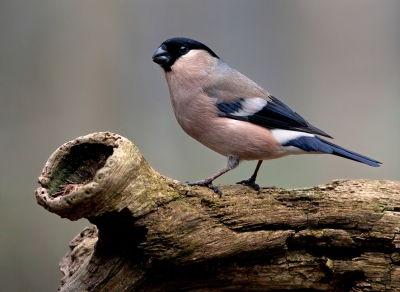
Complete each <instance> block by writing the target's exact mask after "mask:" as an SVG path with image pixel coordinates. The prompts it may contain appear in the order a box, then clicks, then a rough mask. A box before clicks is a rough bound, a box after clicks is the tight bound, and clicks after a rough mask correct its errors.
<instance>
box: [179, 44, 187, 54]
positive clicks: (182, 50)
mask: <svg viewBox="0 0 400 292" xmlns="http://www.w3.org/2000/svg"><path fill="white" fill-rule="evenodd" d="M188 51H189V49H188V47H185V46H182V47H180V48H179V53H181V54H182V55H184V54H186V53H187V52H188Z"/></svg>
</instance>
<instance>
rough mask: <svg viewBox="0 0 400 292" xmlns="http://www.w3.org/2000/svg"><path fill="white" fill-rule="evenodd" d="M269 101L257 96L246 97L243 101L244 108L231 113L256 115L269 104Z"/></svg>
mask: <svg viewBox="0 0 400 292" xmlns="http://www.w3.org/2000/svg"><path fill="white" fill-rule="evenodd" d="M267 103H268V102H267V101H266V100H265V99H263V98H260V97H255V98H245V99H244V100H243V101H242V102H241V105H242V108H241V109H239V110H238V111H237V112H233V113H231V115H232V116H239V117H246V116H251V115H254V114H255V113H256V112H258V111H260V110H261V109H262V108H263V107H264V106H266V105H267Z"/></svg>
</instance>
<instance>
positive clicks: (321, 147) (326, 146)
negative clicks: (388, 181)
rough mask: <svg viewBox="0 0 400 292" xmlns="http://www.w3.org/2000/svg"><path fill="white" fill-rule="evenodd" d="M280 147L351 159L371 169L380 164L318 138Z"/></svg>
mask: <svg viewBox="0 0 400 292" xmlns="http://www.w3.org/2000/svg"><path fill="white" fill-rule="evenodd" d="M282 146H294V147H297V148H300V149H302V150H304V151H317V152H323V153H328V154H333V155H336V156H340V157H344V158H347V159H351V160H354V161H357V162H361V163H364V164H367V165H370V166H373V167H379V166H380V165H381V164H382V162H379V161H377V160H375V159H372V158H369V157H367V156H364V155H361V154H358V153H356V152H353V151H350V150H347V149H345V148H343V147H340V146H338V145H335V144H333V143H331V142H328V141H326V140H324V139H322V138H320V137H318V136H315V137H310V136H302V137H299V138H296V139H293V140H291V141H288V142H286V143H285V144H284V145H282Z"/></svg>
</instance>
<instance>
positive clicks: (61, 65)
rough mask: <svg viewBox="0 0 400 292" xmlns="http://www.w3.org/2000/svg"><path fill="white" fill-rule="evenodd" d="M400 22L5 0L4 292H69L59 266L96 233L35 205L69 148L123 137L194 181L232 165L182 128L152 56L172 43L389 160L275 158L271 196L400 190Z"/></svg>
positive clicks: (355, 4) (360, 14) (0, 183)
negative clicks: (99, 134)
mask: <svg viewBox="0 0 400 292" xmlns="http://www.w3.org/2000/svg"><path fill="white" fill-rule="evenodd" d="M399 13H400V1H397V0H393V1H388V0H380V1H373V0H360V1H357V0H354V1H347V0H339V1H338V0H337V1H317V0H315V1H314V0H303V1H286V0H274V1H261V0H260V1H232V0H229V1H228V0H226V1H214V0H213V1H184V0H182V1H178V0H175V1H172V0H170V1H161V0H160V1H154V0H146V1H144V0H143V1H106V0H104V1H103V0H98V1H81V0H70V1H45V0H37V1H31V0H25V1H23V0H13V1H11V0H1V1H0V286H1V287H2V288H1V290H2V291H56V289H57V287H58V286H59V284H60V279H61V277H62V274H61V272H60V271H59V270H58V263H59V262H60V259H61V258H62V257H63V256H64V255H65V254H66V253H67V251H68V244H69V242H70V241H71V240H72V239H73V238H74V236H75V235H77V234H78V233H79V232H80V231H81V230H82V229H83V228H84V227H85V226H89V225H90V224H89V222H88V221H86V220H80V221H78V222H70V221H68V220H66V219H60V218H59V217H58V216H56V215H54V214H51V213H49V212H47V211H46V210H44V209H43V208H42V207H40V206H39V205H37V204H36V200H35V197H34V190H35V189H36V188H37V187H38V184H37V177H38V176H39V175H40V173H41V171H42V168H43V166H44V164H45V162H46V161H47V159H48V158H49V156H50V155H51V153H52V152H53V151H54V150H55V149H56V148H57V147H58V146H60V145H62V144H63V143H65V142H67V141H70V140H72V139H74V138H76V137H78V136H82V135H86V134H89V133H92V132H96V131H111V132H114V133H118V134H120V135H122V136H125V137H126V138H128V139H130V140H131V141H132V142H134V143H135V144H136V145H137V146H138V147H139V149H140V150H141V152H142V153H143V155H144V156H145V158H146V159H147V160H148V162H149V163H150V165H151V166H152V167H153V168H154V169H155V170H156V171H158V172H160V173H162V174H164V175H166V176H169V177H171V178H174V179H177V180H181V181H185V180H189V181H194V180H199V179H203V178H205V177H207V176H209V175H211V174H214V173H215V172H217V171H218V170H220V169H221V168H222V167H223V166H224V165H225V158H224V157H222V156H220V155H218V154H216V153H214V152H212V151H211V150H209V149H207V148H205V147H204V146H202V145H200V144H199V143H198V142H196V141H194V140H192V139H191V138H190V137H188V136H186V134H185V133H184V132H183V131H182V130H181V128H180V127H179V125H178V123H177V122H176V120H175V117H174V114H173V111H172V108H171V105H170V99H169V93H168V88H167V85H166V82H165V79H164V74H163V72H162V70H161V69H160V68H159V67H158V66H157V65H156V64H154V63H153V62H152V60H151V56H152V54H153V53H154V51H155V50H156V49H157V47H158V46H159V45H160V44H161V43H162V42H163V41H164V40H166V39H167V38H171V37H176V36H184V37H190V38H193V39H196V40H198V41H201V42H203V43H205V44H206V45H208V46H209V47H210V48H211V49H212V50H214V51H215V52H216V54H217V55H219V56H220V57H221V58H222V59H223V60H224V61H226V62H227V63H228V64H230V65H231V67H233V68H235V69H237V70H239V71H240V72H241V73H243V74H245V75H246V76H248V77H249V78H251V79H253V80H254V81H255V82H257V83H258V84H260V85H261V86H262V87H264V88H266V89H267V90H268V91H269V92H270V93H272V94H273V95H275V96H276V97H277V98H279V99H280V100H282V101H283V102H285V103H286V104H287V105H289V106H290V107H291V108H293V109H294V110H295V111H297V112H298V113H300V114H301V115H302V116H304V117H305V118H306V119H307V120H308V121H309V122H310V123H312V124H313V125H315V126H317V127H318V128H321V129H322V130H324V131H326V132H327V133H329V134H331V135H332V136H333V137H335V140H334V142H335V143H338V144H339V145H342V146H344V147H347V148H349V149H352V150H354V151H357V152H359V153H362V154H365V155H367V156H370V157H372V158H375V159H378V160H380V161H382V162H383V165H382V167H381V168H372V167H368V166H366V165H363V164H360V163H356V162H352V161H350V160H346V159H342V158H338V157H333V156H329V155H324V156H322V155H313V156H292V157H287V158H283V159H279V160H275V161H268V162H264V164H263V166H262V168H261V171H260V173H259V176H258V180H257V181H258V183H259V184H260V185H261V186H277V187H283V188H301V187H308V186H313V185H318V184H325V183H329V182H330V181H332V180H333V179H339V178H354V179H357V178H365V179H379V180H383V179H388V180H400V157H399V155H398V149H399V146H400V130H399V125H400V86H399V84H400V18H399ZM255 165H256V163H255V162H245V163H243V164H242V165H241V166H240V167H239V168H237V169H236V170H234V171H232V172H230V173H228V174H226V175H224V176H223V177H222V178H220V179H218V180H217V181H216V183H217V184H233V183H234V182H236V181H237V180H240V179H244V178H248V177H249V176H250V175H251V174H252V172H253V170H254V167H255ZM222 190H223V188H222Z"/></svg>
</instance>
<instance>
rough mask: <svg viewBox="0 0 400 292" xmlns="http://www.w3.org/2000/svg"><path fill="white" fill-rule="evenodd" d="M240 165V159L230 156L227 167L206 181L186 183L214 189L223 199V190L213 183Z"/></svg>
mask: <svg viewBox="0 0 400 292" xmlns="http://www.w3.org/2000/svg"><path fill="white" fill-rule="evenodd" d="M238 165H239V159H238V158H236V157H233V156H228V162H227V163H226V166H225V167H224V168H223V169H222V170H221V171H219V172H217V173H216V174H214V175H212V176H210V177H208V178H206V179H203V180H199V181H196V182H192V183H190V182H185V183H187V184H188V185H189V186H206V187H208V188H210V189H212V190H213V191H214V192H215V193H217V194H218V195H219V197H221V196H222V192H221V190H220V189H219V188H218V187H216V186H214V185H213V184H212V182H213V181H214V180H215V179H216V178H217V177H220V176H221V175H223V174H224V173H226V172H228V171H230V170H232V169H234V168H236V167H237V166H238Z"/></svg>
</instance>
